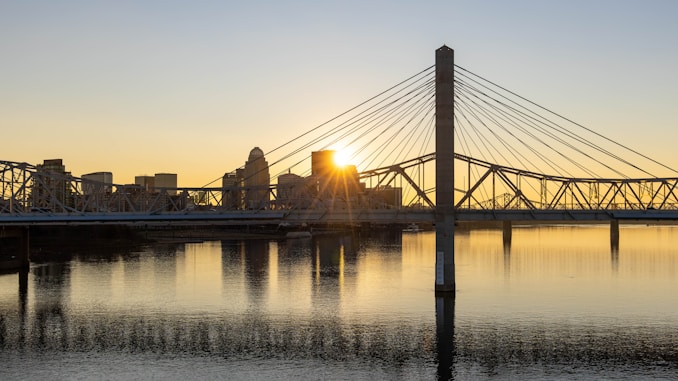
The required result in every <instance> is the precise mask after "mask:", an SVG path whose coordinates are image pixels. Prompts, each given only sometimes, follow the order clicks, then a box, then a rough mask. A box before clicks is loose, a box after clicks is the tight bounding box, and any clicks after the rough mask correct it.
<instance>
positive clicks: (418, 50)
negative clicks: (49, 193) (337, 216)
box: [0, 0, 678, 187]
mask: <svg viewBox="0 0 678 381" xmlns="http://www.w3.org/2000/svg"><path fill="white" fill-rule="evenodd" d="M442 45H447V46H449V47H451V48H453V49H454V50H455V63H456V64H457V65H460V66H462V67H464V68H466V69H469V70H471V71H473V72H474V73H477V74H480V75H482V76H483V77H485V78H488V79H490V80H492V81H493V82H495V83H498V84H501V85H502V86H504V87H506V88H509V89H511V90H512V91H514V92H516V93H518V94H521V95H523V96H525V97H527V98H529V99H531V100H535V101H537V102H538V103H539V104H541V105H544V106H547V107H549V108H550V109H552V110H554V111H556V112H558V113H559V114H562V115H565V116H567V117H568V118H570V119H572V120H574V121H576V122H578V123H581V124H583V125H585V126H586V127H588V128H591V129H593V130H595V131H597V132H599V133H601V134H603V135H605V136H608V137H610V138H613V139H615V140H617V141H619V142H621V143H623V144H625V145H628V146H630V147H632V148H634V149H636V150H638V151H640V152H643V153H645V154H647V155H649V156H652V157H653V158H655V159H657V160H659V161H661V162H663V163H665V164H668V165H669V166H672V167H674V168H675V167H678V156H676V155H675V149H676V148H675V147H676V142H678V105H677V102H676V101H677V100H678V71H677V70H678V1H673V0H637V1H628V0H586V1H584V0H570V1H544V0H513V1H499V0H487V1H472V0H469V1H466V0H448V1H416V2H415V1H362V0H361V1H353V0H345V1H337V2H331V1H310V0H309V1H296V0H291V1H284V2H281V1H247V2H245V1H202V0H193V1H172V0H167V1H147V0H136V1H97V0H88V1H71V0H62V1H51V0H50V1H34V0H21V1H19V0H17V1H10V0H0V52H1V53H0V57H1V59H0V131H1V132H2V142H3V144H2V149H1V150H0V160H4V161H14V162H28V163H31V164H39V163H42V161H43V160H45V159H54V158H61V159H63V160H64V164H65V165H66V168H67V170H69V171H71V172H72V173H73V175H76V176H80V175H82V174H86V173H91V172H99V171H108V172H112V173H113V181H114V183H119V184H127V183H132V182H133V181H134V176H137V175H153V174H155V173H161V172H170V173H177V175H178V185H179V186H184V187H197V186H202V185H204V184H207V183H209V182H211V181H213V180H215V179H216V178H219V177H220V176H222V175H223V174H224V173H225V172H229V171H232V170H234V169H235V168H237V167H240V166H242V165H243V164H244V163H245V161H246V160H247V156H248V154H249V152H250V150H251V149H252V148H253V147H255V146H258V147H260V148H261V149H262V150H263V151H264V152H266V151H267V150H270V149H273V148H275V147H277V146H278V145H279V144H280V143H283V142H285V141H288V140H289V139H290V138H291V137H293V136H297V135H299V134H301V133H303V132H304V131H308V130H310V129H312V128H314V127H315V126H317V125H319V124H320V123H323V122H324V121H326V120H328V119H330V118H332V117H334V116H335V115H338V114H340V113H342V112H344V111H346V110H348V109H349V108H351V107H353V106H354V105H356V104H358V103H360V102H362V101H363V100H365V99H367V98H369V97H371V96H373V95H376V94H378V93H379V92H381V91H382V90H385V89H387V88H389V87H391V86H392V85H395V84H396V83H398V82H400V81H402V80H404V79H405V78H408V77H409V76H411V75H413V74H416V73H418V72H420V71H421V70H423V69H425V68H427V67H429V66H431V65H433V64H434V58H435V50H436V49H437V48H439V47H440V46H442ZM309 155H310V153H309ZM668 175H675V174H667V176H668Z"/></svg>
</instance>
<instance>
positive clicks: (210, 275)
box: [0, 226, 678, 380]
mask: <svg viewBox="0 0 678 381" xmlns="http://www.w3.org/2000/svg"><path fill="white" fill-rule="evenodd" d="M455 245H456V265H457V270H456V273H457V293H456V297H455V298H436V297H435V295H434V292H433V284H434V265H435V264H434V259H435V255H434V253H435V234H434V233H433V232H420V233H401V232H372V233H371V235H370V236H366V235H365V234H363V235H337V236H326V237H325V236H324V237H316V238H313V239H302V240H271V241H269V240H242V241H239V240H234V241H206V242H201V243H180V244H176V243H175V244H153V245H149V246H147V247H143V248H139V249H136V250H123V251H120V252H118V253H115V254H112V255H111V254H108V253H107V254H104V253H98V252H96V250H94V251H92V252H89V253H86V254H77V255H73V256H72V257H71V258H69V259H67V260H55V261H53V262H48V263H33V265H32V268H31V271H30V273H28V274H23V275H22V274H8V275H1V276H0V361H2V363H3V365H5V366H4V367H3V368H2V369H0V378H1V379H35V378H46V377H48V378H57V379H97V378H105V379H161V378H162V379H290V380H291V379H312V380H316V379H371V380H382V379H383V380H398V379H401V380H411V379H412V380H418V379H422V380H433V379H448V378H455V379H507V378H514V379H544V378H547V379H582V378H591V379H628V378H633V379H674V378H676V377H678V302H676V298H675V289H676V285H677V284H678V283H677V280H678V249H677V248H678V230H677V228H675V227H671V226H622V228H621V232H620V242H619V248H618V249H617V248H614V249H612V248H611V246H610V239H609V230H608V228H607V227H606V226H542V227H514V232H513V239H512V242H511V244H510V245H505V244H504V242H502V232H501V231H498V230H471V231H466V230H458V231H457V234H456V238H455Z"/></svg>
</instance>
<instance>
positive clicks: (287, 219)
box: [0, 209, 678, 226]
mask: <svg viewBox="0 0 678 381" xmlns="http://www.w3.org/2000/svg"><path fill="white" fill-rule="evenodd" d="M455 219H456V221H459V222H474V221H477V222H482V221H515V222H534V223H540V222H541V223H543V222H546V223H579V222H601V223H602V222H605V221H612V220H622V221H629V222H630V221H634V220H637V221H678V211H674V210H620V211H610V210H600V211H592V210H471V209H458V210H456V211H455ZM281 223H289V224H291V225H301V224H310V225H313V224H330V225H332V224H337V225H340V224H344V225H346V224H363V223H370V224H384V225H390V224H394V225H397V224H409V223H421V224H426V223H430V224H434V223H435V212H434V211H433V210H432V209H363V210H291V211H284V212H283V211H229V212H193V213H158V214H134V213H102V214H91V213H88V214H65V213H64V214H58V213H54V214H42V213H27V214H20V215H0V226H16V225H24V226H28V225H62V226H68V225H72V226H75V225H96V224H113V225H130V226H143V225H150V226H159V225H167V226H170V225H183V226H199V225H225V226H228V225H231V226H238V225H242V226H246V225H278V224H281Z"/></svg>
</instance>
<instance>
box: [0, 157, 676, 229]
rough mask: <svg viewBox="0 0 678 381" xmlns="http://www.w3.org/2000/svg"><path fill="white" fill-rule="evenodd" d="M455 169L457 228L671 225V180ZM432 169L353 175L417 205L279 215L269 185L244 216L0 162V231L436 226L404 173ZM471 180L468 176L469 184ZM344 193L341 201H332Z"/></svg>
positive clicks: (459, 160)
mask: <svg viewBox="0 0 678 381" xmlns="http://www.w3.org/2000/svg"><path fill="white" fill-rule="evenodd" d="M455 159H456V165H457V167H466V171H467V173H472V172H474V171H475V172H477V173H480V176H479V178H478V179H475V180H474V181H473V182H470V181H469V182H467V183H466V184H465V185H466V186H465V189H455V193H456V197H455V199H456V200H458V201H456V205H455V213H456V216H455V218H456V219H457V220H458V221H482V220H513V221H582V222H584V221H605V220H613V219H626V220H667V219H668V220H673V219H677V218H678V189H677V187H678V178H639V179H612V178H609V179H608V178H604V179H596V178H570V177H563V176H551V175H545V174H540V173H535V172H530V171H525V170H521V169H516V168H511V167H505V166H500V165H496V164H492V163H489V162H485V161H482V160H478V159H474V158H471V157H467V156H464V155H460V154H457V155H455ZM434 160H435V154H428V155H425V156H422V157H418V158H416V159H412V160H408V161H406V162H403V163H398V164H394V165H391V166H388V167H383V168H378V169H374V170H368V171H364V172H361V173H359V177H360V179H361V180H363V181H368V182H372V183H373V185H375V184H376V185H375V186H374V187H372V188H369V189H379V188H383V187H389V186H394V185H396V184H398V183H402V182H405V183H406V184H407V185H408V186H410V187H411V188H412V189H413V192H414V193H415V194H416V196H415V197H416V199H417V200H419V203H418V204H416V205H415V206H402V207H399V208H384V207H382V206H381V205H380V204H378V203H377V204H374V205H370V204H369V202H366V201H365V200H366V199H367V200H369V199H370V191H369V190H368V191H366V192H365V194H363V195H361V200H358V199H355V200H350V199H348V200H344V203H342V204H341V207H326V205H327V203H323V202H317V203H313V207H312V208H294V207H291V208H276V207H275V206H276V202H275V200H276V199H277V193H278V191H277V187H276V186H275V185H272V186H271V187H270V188H269V189H268V191H269V192H270V197H271V200H272V201H271V203H270V205H269V207H266V208H261V209H260V210H242V209H238V208H234V207H233V206H229V205H225V202H224V201H225V200H227V199H229V198H230V197H231V196H232V195H233V194H236V193H241V192H246V191H247V190H248V189H245V188H242V187H229V188H216V187H212V188H158V189H154V190H151V191H147V190H145V189H143V188H142V187H140V186H135V185H119V184H106V183H99V182H94V181H87V180H83V179H81V178H78V177H74V176H70V175H63V174H59V173H52V172H42V171H40V170H39V169H38V168H36V167H35V166H33V165H31V164H27V163H16V162H8V161H2V162H0V186H1V187H2V199H1V200H0V224H3V225H14V224H32V225H33V224H38V225H40V224H97V223H116V224H120V223H123V224H190V225H200V224H222V225H255V224H279V223H282V222H285V221H287V222H290V223H299V224H301V223H324V224H342V223H352V224H359V223H382V224H389V223H399V224H406V223H412V222H414V223H427V222H428V223H433V222H434V217H435V216H434V215H435V204H434V202H433V201H432V200H431V197H429V195H430V193H431V190H426V189H423V188H422V187H421V186H420V185H419V184H420V182H421V179H417V180H415V179H413V178H412V176H410V175H408V172H411V170H412V169H413V168H415V167H418V166H424V165H426V164H427V163H428V162H431V161H434ZM467 178H468V179H470V178H471V176H468V177H467ZM338 193H339V194H341V193H342V192H338Z"/></svg>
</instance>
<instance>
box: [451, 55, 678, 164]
mask: <svg viewBox="0 0 678 381" xmlns="http://www.w3.org/2000/svg"><path fill="white" fill-rule="evenodd" d="M456 67H457V68H458V69H459V70H461V71H463V72H465V73H469V74H470V75H473V76H475V77H477V78H480V79H481V80H483V81H485V82H487V83H489V84H490V85H492V86H495V87H496V88H498V89H501V90H502V91H504V92H506V93H507V94H510V95H512V96H515V97H517V98H518V99H521V100H522V101H525V102H527V103H528V104H530V105H532V106H535V107H537V108H538V109H541V110H543V111H545V112H547V113H549V114H551V115H554V116H556V117H558V118H560V119H562V120H564V121H567V122H568V123H571V124H572V125H574V126H577V127H579V128H581V129H583V130H584V131H586V132H589V133H591V134H593V135H595V136H597V137H599V138H601V139H603V140H605V141H607V142H609V143H611V144H613V145H615V146H618V147H620V148H622V149H624V150H625V151H627V152H631V153H633V154H635V155H637V156H639V157H641V158H643V159H646V160H648V161H649V162H652V163H654V164H656V165H658V166H660V167H663V168H664V169H667V170H669V171H671V172H674V173H678V170H676V169H673V168H671V167H669V166H667V165H665V164H663V163H661V162H659V161H657V160H654V159H652V158H651V157H649V156H647V155H644V154H642V153H641V152H638V151H636V150H634V149H632V148H630V147H627V146H625V145H623V144H621V143H619V142H616V141H614V140H612V139H610V138H608V137H606V136H604V135H602V134H600V133H598V132H596V131H594V130H592V129H590V128H587V127H586V126H583V125H581V124H579V123H577V122H575V121H573V120H571V119H569V118H567V117H565V116H562V115H561V114H558V113H556V112H554V111H552V110H550V109H547V108H546V107H543V106H540V105H538V104H537V103H535V102H533V101H530V100H529V99H527V98H524V97H522V96H520V95H518V94H516V93H514V92H512V91H510V90H508V89H506V88H504V87H502V86H500V85H497V84H496V83H494V82H491V81H489V80H487V79H485V78H483V77H481V76H479V75H477V74H474V73H471V72H470V71H468V70H466V69H464V68H462V67H460V66H456ZM627 163H628V162H627ZM628 164H629V165H631V166H633V165H632V164H630V163H628ZM650 176H652V175H651V174H650ZM652 177H655V176H652Z"/></svg>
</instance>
